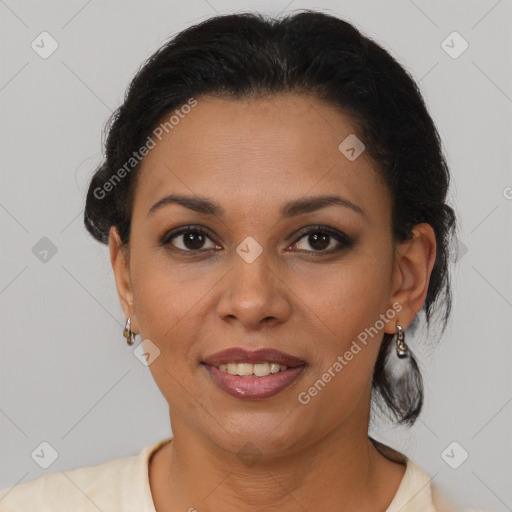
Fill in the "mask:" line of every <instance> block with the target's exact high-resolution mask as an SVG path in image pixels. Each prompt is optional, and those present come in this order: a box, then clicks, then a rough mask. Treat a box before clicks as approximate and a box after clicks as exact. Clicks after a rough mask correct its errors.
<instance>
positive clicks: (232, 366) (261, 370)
mask: <svg viewBox="0 0 512 512" xmlns="http://www.w3.org/2000/svg"><path fill="white" fill-rule="evenodd" d="M287 368H288V367H287V366H284V365H282V364H279V363H258V364H251V363H227V364H221V365H220V366H219V369H220V370H222V371H225V372H228V373H229V374H231V375H240V376H242V377H249V376H250V375H255V376H256V377H266V376H267V375H270V374H271V373H278V372H282V371H284V370H286V369H287Z"/></svg>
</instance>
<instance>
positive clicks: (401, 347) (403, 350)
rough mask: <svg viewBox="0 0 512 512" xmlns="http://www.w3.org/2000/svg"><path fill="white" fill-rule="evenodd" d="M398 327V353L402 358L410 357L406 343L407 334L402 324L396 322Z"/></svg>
mask: <svg viewBox="0 0 512 512" xmlns="http://www.w3.org/2000/svg"><path fill="white" fill-rule="evenodd" d="M396 328H397V329H398V332H397V337H396V355H397V356H398V357H399V358H400V359H404V358H406V357H409V347H408V346H407V345H406V344H405V341H404V340H405V334H404V330H403V328H402V326H401V325H398V324H396Z"/></svg>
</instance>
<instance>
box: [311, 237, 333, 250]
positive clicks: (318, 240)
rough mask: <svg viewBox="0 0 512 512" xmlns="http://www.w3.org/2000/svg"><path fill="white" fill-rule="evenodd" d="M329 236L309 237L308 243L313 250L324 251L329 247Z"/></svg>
mask: <svg viewBox="0 0 512 512" xmlns="http://www.w3.org/2000/svg"><path fill="white" fill-rule="evenodd" d="M329 236H330V235H327V234H325V233H322V234H320V235H319V234H314V235H310V236H309V243H310V245H311V247H313V248H314V249H325V248H326V247H328V246H329V241H328V239H329Z"/></svg>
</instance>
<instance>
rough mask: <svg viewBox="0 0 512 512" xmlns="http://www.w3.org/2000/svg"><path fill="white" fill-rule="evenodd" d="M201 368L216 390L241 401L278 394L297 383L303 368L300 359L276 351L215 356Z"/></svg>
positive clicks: (226, 352)
mask: <svg viewBox="0 0 512 512" xmlns="http://www.w3.org/2000/svg"><path fill="white" fill-rule="evenodd" d="M201 364H202V365H203V367H204V368H205V369H206V371H207V372H208V374H209V376H210V377H211V379H212V381H213V382H214V383H215V384H216V385H217V386H218V387H219V388H220V389H222V390H223V391H225V392H226V393H228V394H229V395H231V396H233V397H235V398H239V399H243V400H255V399H263V398H270V397H272V396H275V395H277V394H278V393H281V392H282V391H284V390H285V389H287V388H288V387H290V386H291V385H292V384H293V383H294V382H295V381H297V379H298V378H299V376H300V375H301V374H302V372H303V371H304V370H305V368H306V366H307V363H306V362H305V361H303V360H302V359H299V358H297V357H295V356H291V355H289V354H285V353H284V352H280V351H278V350H273V349H261V350H257V351H254V352H250V351H247V350H244V349H242V348H233V349H227V350H224V351H222V352H217V353H216V354H213V355H211V356H208V357H206V358H205V359H204V361H202V362H201Z"/></svg>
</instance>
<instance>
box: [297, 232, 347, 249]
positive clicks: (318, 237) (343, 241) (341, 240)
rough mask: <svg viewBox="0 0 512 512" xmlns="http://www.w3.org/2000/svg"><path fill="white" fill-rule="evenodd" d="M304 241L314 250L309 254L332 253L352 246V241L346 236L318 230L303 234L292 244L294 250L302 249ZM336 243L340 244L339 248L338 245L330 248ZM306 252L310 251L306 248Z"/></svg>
mask: <svg viewBox="0 0 512 512" xmlns="http://www.w3.org/2000/svg"><path fill="white" fill-rule="evenodd" d="M306 237H307V238H306ZM302 239H305V244H308V245H309V246H310V247H312V248H313V249H314V250H313V251H308V252H332V251H336V250H339V249H342V248H343V247H346V246H349V245H350V244H351V240H350V239H349V238H348V237H347V236H346V235H344V234H342V233H338V232H337V231H331V230H330V229H326V228H322V229H320V228H316V229H312V230H310V231H307V232H306V233H303V234H302V236H301V237H300V238H299V239H298V240H297V241H296V242H294V243H293V244H292V247H293V248H294V249H301V248H300V247H299V245H300V240H302ZM333 239H334V240H333ZM334 241H337V242H338V247H336V243H334V246H333V247H329V246H330V245H331V243H333V242H334ZM325 249H327V250H325ZM305 250H308V249H307V248H306V249H305Z"/></svg>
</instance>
